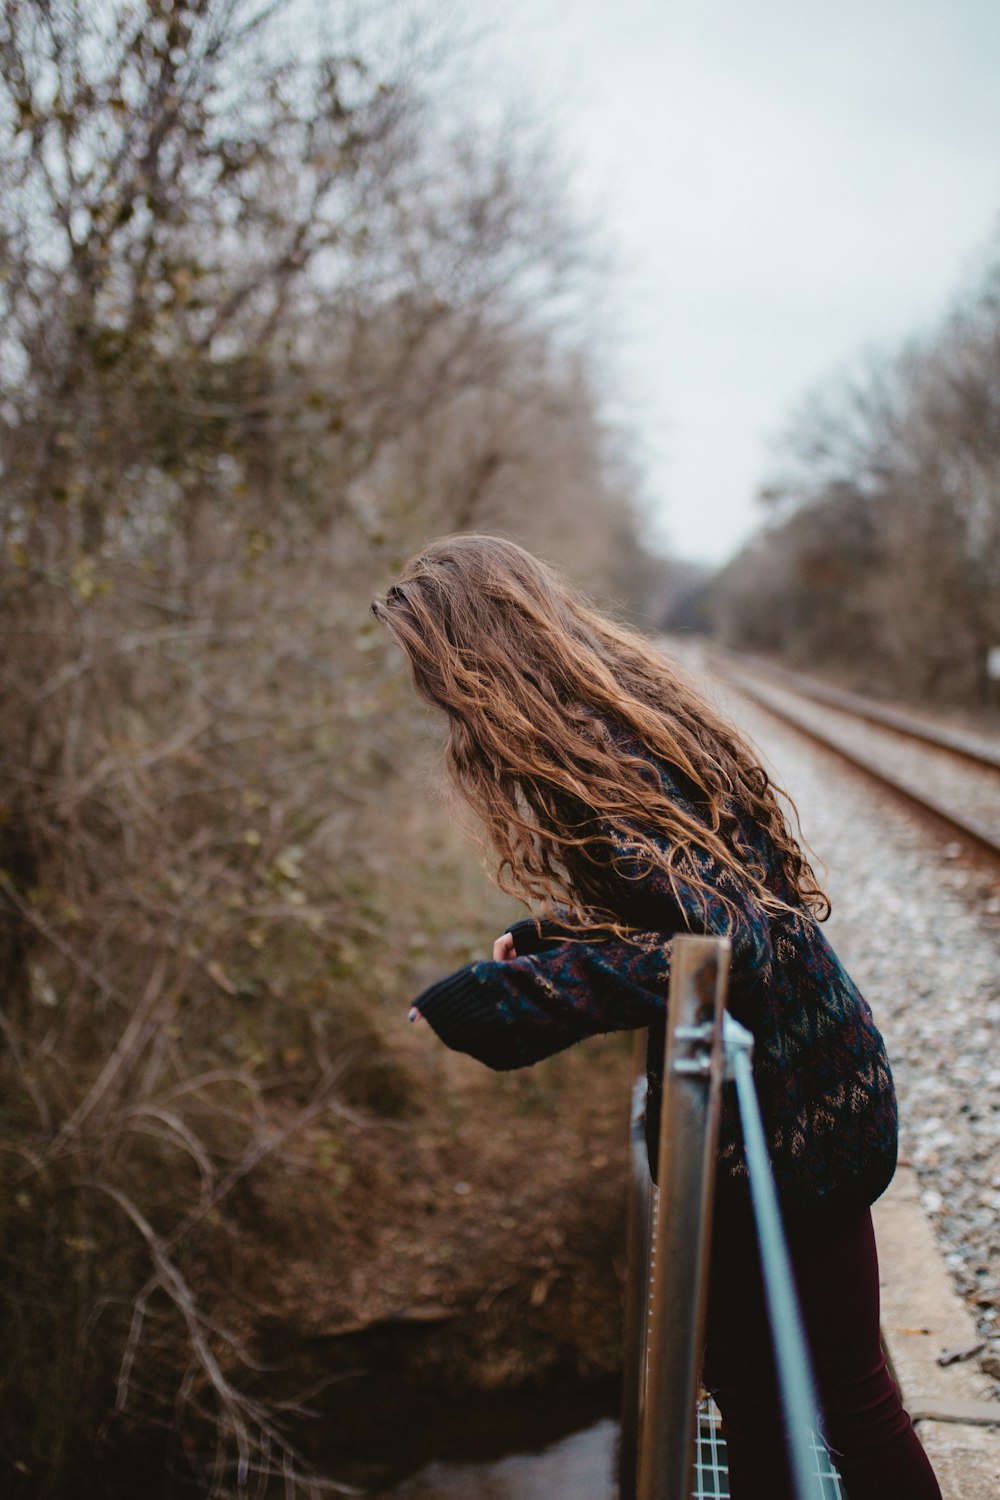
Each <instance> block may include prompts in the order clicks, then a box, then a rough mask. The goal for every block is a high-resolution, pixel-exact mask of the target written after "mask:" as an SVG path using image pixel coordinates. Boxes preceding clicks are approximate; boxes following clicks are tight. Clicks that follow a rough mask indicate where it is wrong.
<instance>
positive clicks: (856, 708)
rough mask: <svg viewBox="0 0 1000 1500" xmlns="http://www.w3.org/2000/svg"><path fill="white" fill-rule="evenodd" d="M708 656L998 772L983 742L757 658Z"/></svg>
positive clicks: (999, 761) (997, 757) (997, 756)
mask: <svg viewBox="0 0 1000 1500" xmlns="http://www.w3.org/2000/svg"><path fill="white" fill-rule="evenodd" d="M710 656H711V658H714V660H715V661H716V662H718V663H721V664H722V665H723V668H724V669H726V670H727V675H728V669H732V668H734V667H735V668H736V669H737V670H739V671H749V672H751V673H755V674H756V675H757V676H758V677H764V678H770V679H772V681H774V682H775V683H776V684H778V685H779V686H784V687H785V688H786V689H787V690H788V691H789V692H792V693H796V694H797V695H798V696H799V697H800V698H809V699H811V700H812V701H813V702H814V703H819V704H822V705H823V707H825V708H835V709H837V710H838V712H840V713H844V714H849V715H850V716H851V718H854V719H863V720H864V721H865V723H867V724H874V725H876V726H877V727H878V728H879V729H892V730H894V731H895V733H896V734H901V735H903V736H905V738H906V739H909V740H916V741H917V742H918V743H920V744H923V745H928V746H930V747H931V748H932V749H934V750H946V751H947V752H948V753H949V754H950V755H954V756H956V757H958V759H960V760H965V761H968V762H969V763H970V765H975V766H984V767H985V768H986V769H987V770H989V771H997V772H1000V749H995V748H993V746H991V745H989V744H986V743H985V742H981V741H980V742H974V741H972V740H970V739H968V738H967V737H966V736H965V735H964V734H962V733H961V732H960V731H958V730H951V729H948V728H946V727H945V726H944V725H931V724H928V723H926V722H925V721H924V720H922V719H918V718H917V717H916V716H915V715H913V714H910V713H907V712H906V710H905V709H901V708H893V707H892V706H891V705H890V704H888V703H876V702H874V701H872V700H870V699H868V698H863V697H862V696H861V695H860V694H859V693H850V692H848V691H847V690H846V689H844V688H836V687H831V686H830V685H829V684H828V683H825V682H817V681H816V679H815V678H814V677H807V676H805V675H804V674H803V673H801V672H793V671H791V670H790V669H789V668H788V667H781V666H778V665H776V664H775V663H774V662H769V661H761V660H760V659H759V658H758V657H755V656H750V655H745V654H744V653H741V652H739V651H725V652H720V651H719V649H718V648H717V647H716V648H714V649H713V650H712V652H711V653H710Z"/></svg>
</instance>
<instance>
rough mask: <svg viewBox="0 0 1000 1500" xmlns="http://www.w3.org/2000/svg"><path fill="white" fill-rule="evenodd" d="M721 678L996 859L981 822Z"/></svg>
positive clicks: (997, 844)
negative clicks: (926, 793) (927, 795)
mask: <svg viewBox="0 0 1000 1500" xmlns="http://www.w3.org/2000/svg"><path fill="white" fill-rule="evenodd" d="M725 681H726V684H727V686H729V687H731V688H732V689H733V690H734V691H735V692H738V693H742V694H743V696H744V697H745V698H749V699H750V700H751V701H752V702H754V703H756V704H757V705H758V706H759V707H760V708H762V709H764V711H765V712H766V713H769V714H772V715H773V716H774V718H776V719H780V720H782V722H783V723H785V724H790V725H791V726H792V728H793V729H795V730H797V731H798V733H799V734H803V735H805V736H806V738H807V739H810V740H812V741H813V742H814V744H817V745H821V746H822V747H823V749H825V750H831V751H832V752H833V753H834V754H835V755H839V756H840V758H841V759H842V760H844V761H846V762H847V764H848V765H851V766H856V767H857V768H858V770H860V771H864V773H865V774H866V775H867V776H870V777H871V778H872V779H873V780H874V781H877V782H879V783H880V784H881V785H882V786H884V787H887V788H888V790H889V791H891V792H893V793H895V795H896V796H898V797H902V798H904V800H905V801H907V802H909V803H910V804H911V806H913V807H915V808H917V809H918V810H919V811H920V812H922V813H927V814H929V815H930V816H932V817H934V818H936V819H937V820H938V821H939V822H940V823H943V824H945V825H946V826H947V827H948V828H949V829H951V830H952V832H954V833H957V834H960V835H961V837H962V838H964V839H967V840H968V841H969V842H970V843H972V844H974V845H975V846H976V848H977V849H980V850H982V851H983V852H984V853H986V854H988V855H989V856H990V857H991V858H992V859H1000V837H998V836H997V834H995V833H994V832H993V830H992V829H990V828H987V827H986V826H985V824H983V823H980V822H979V820H978V819H976V818H969V817H966V816H965V815H964V814H962V813H958V812H954V811H953V810H952V809H951V808H948V807H945V806H944V805H943V804H942V803H940V802H935V801H934V800H933V799H932V798H930V797H925V796H923V795H922V794H921V793H920V792H918V791H916V790H915V788H913V787H911V786H908V785H907V783H906V782H905V781H901V780H899V779H898V778H897V777H896V776H895V775H894V774H893V773H892V772H891V771H887V770H886V769H885V768H884V767H883V766H880V765H879V764H878V762H877V761H874V760H872V759H871V758H870V757H869V756H867V755H863V754H859V753H858V752H857V751H856V750H850V749H848V748H847V747H846V746H844V745H841V744H840V743H839V742H838V741H837V740H835V739H832V738H830V737H829V736H828V735H825V734H824V733H823V732H822V731H821V730H819V729H817V728H816V727H815V725H813V724H810V723H809V722H808V720H806V719H801V718H799V717H798V715H797V714H795V713H793V712H792V711H791V710H790V709H789V708H788V707H786V706H785V705H784V704H781V703H776V702H775V701H774V699H773V698H771V696H770V695H769V694H768V692H767V689H766V687H762V686H761V685H760V684H758V683H753V682H750V681H748V680H747V678H746V677H739V678H736V677H733V676H731V675H730V674H729V673H726V676H725ZM842 711H843V710H842ZM940 748H942V749H951V747H950V746H941V747H940Z"/></svg>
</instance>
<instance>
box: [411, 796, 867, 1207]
mask: <svg viewBox="0 0 1000 1500" xmlns="http://www.w3.org/2000/svg"><path fill="white" fill-rule="evenodd" d="M660 770H661V774H662V775H663V778H664V785H665V787H666V788H667V789H668V790H669V791H670V794H671V796H673V797H674V799H675V800H676V801H677V802H678V803H680V804H681V805H684V806H685V807H687V809H688V810H689V811H695V812H696V807H695V804H694V802H693V801H692V800H690V799H689V798H688V797H686V796H685V794H684V792H682V791H681V790H680V785H681V784H680V783H679V781H678V779H677V778H676V777H671V776H670V774H669V773H668V772H667V771H666V770H665V768H663V767H661V768H660ZM740 843H741V844H742V845H743V846H744V847H746V848H747V849H752V850H753V851H754V853H755V855H756V856H757V858H758V859H759V860H761V861H762V862H763V864H764V867H765V869H766V871H767V881H766V883H767V885H768V886H769V888H770V889H771V890H773V891H774V892H775V893H776V894H778V895H780V896H781V897H782V899H787V898H788V897H789V895H790V894H791V893H790V891H789V888H788V886H787V884H786V882H785V879H784V876H783V874H782V872H781V870H780V866H779V862H778V859H777V856H776V853H775V851H774V849H773V847H772V846H771V845H770V841H769V840H768V839H767V837H766V835H764V833H763V832H762V830H760V829H759V828H758V827H756V825H751V824H750V823H749V821H747V820H741V828H740ZM619 848H620V851H621V852H620V856H619V858H618V860H617V862H616V869H617V873H616V874H612V875H610V876H609V879H608V885H607V890H606V897H607V904H608V905H609V906H610V907H611V909H612V910H613V911H614V913H615V914H616V916H618V918H619V919H620V920H621V921H622V922H623V924H627V925H629V926H636V927H638V928H640V929H641V931H640V932H638V933H636V934H634V935H632V936H630V938H629V940H621V939H617V938H607V939H604V938H595V939H594V940H592V941H591V940H581V939H580V938H576V939H572V940H566V937H565V933H564V930H561V929H560V928H559V927H558V925H557V924H552V923H542V924H541V927H540V929H539V927H538V926H536V923H535V920H534V919H533V918H528V919H527V920H526V921H521V922H517V923H515V924H514V926H513V927H512V928H511V932H512V934H513V937H514V945H515V951H516V953H517V957H516V958H514V959H510V960H508V961H506V962H503V963H495V962H481V963H473V964H469V965H467V966H466V967H465V968H463V969H460V970H459V971H458V972H457V973H455V974H452V975H450V976H449V977H448V978H446V979H443V980H441V981H440V982H439V983H438V984H435V985H432V986H431V987H430V988H429V989H427V990H425V991H424V992H423V994H421V995H420V996H419V997H418V998H417V999H416V1000H415V1002H414V1004H415V1005H416V1007H417V1008H418V1010H419V1011H420V1012H421V1014H422V1015H423V1016H424V1017H426V1019H427V1020H428V1021H429V1022H430V1024H431V1025H432V1026H433V1028H434V1030H435V1031H436V1032H437V1034H438V1036H439V1037H440V1038H441V1040H442V1041H443V1042H445V1043H446V1044H447V1045H448V1046H449V1047H452V1048H454V1049H455V1050H456V1051H459V1052H467V1053H469V1054H471V1056H473V1057H475V1058H478V1059H479V1061H481V1062H483V1063H486V1064H487V1065H488V1066H489V1067H491V1068H497V1069H507V1068H520V1067H525V1066H527V1065H528V1064H530V1063H534V1062H538V1061H539V1060H540V1059H541V1058H543V1057H548V1056H550V1055H551V1054H552V1053H555V1052H559V1051H561V1050H562V1049H563V1048H565V1047H569V1046H571V1045H572V1044H573V1043H574V1042H578V1041H580V1040H582V1039H583V1038H584V1037H588V1036H593V1035H595V1034H598V1033H602V1032H609V1031H620V1030H627V1029H629V1028H633V1027H641V1026H649V1027H650V1035H649V1048H648V1060H649V1074H650V1123H651V1126H652V1129H651V1130H650V1138H651V1139H652V1140H655V1139H656V1134H655V1122H656V1119H657V1115H658V1103H659V1088H660V1084H661V1076H660V1072H661V1069H662V1059H663V1042H664V1032H665V1007H666V997H667V989H668V985H669V979H670V947H669V941H670V938H671V937H672V936H673V935H674V934H675V933H678V932H696V933H706V934H708V935H709V936H723V935H727V936H728V937H729V938H730V941H731V944H732V965H731V971H730V980H729V999H728V1008H729V1010H730V1012H731V1013H732V1015H733V1016H735V1018H736V1019H737V1020H738V1021H741V1022H742V1023H743V1025H744V1026H746V1027H748V1029H749V1030H750V1031H751V1032H752V1033H753V1037H754V1076H755V1080H756V1084H757V1092H758V1097H759V1099H760V1105H761V1112H762V1115H763V1118H764V1128H765V1131H766V1132H767V1136H768V1140H769V1144H770V1150H771V1158H772V1163H773V1167H774V1174H775V1181H776V1183H777V1187H778V1191H779V1194H780V1196H781V1199H782V1202H783V1205H784V1207H785V1208H786V1210H787V1211H789V1212H797V1211H799V1210H803V1211H808V1212H813V1213H814V1212H816V1211H817V1210H820V1211H823V1212H841V1211H843V1212H848V1211H852V1210H854V1209H860V1208H863V1207H866V1206H867V1205H868V1204H870V1203H872V1202H873V1201H874V1199H875V1198H877V1197H878V1196H879V1194H880V1193H881V1192H883V1191H884V1189H885V1188H886V1186H887V1185H888V1183H889V1180H890V1179H891V1177H892V1174H893V1171H894V1169H895V1163H896V1101H895V1094H894V1091H893V1084H892V1075H891V1073H890V1070H889V1063H888V1060H887V1058H886V1054H885V1047H884V1044H883V1041H882V1037H881V1036H880V1034H879V1032H878V1030H877V1028H876V1026H875V1023H874V1021H873V1019H872V1013H871V1010H870V1009H869V1007H868V1005H867V1003H866V1001H865V1000H864V998H863V997H862V995H861V994H860V992H859V991H858V989H857V987H856V986H855V985H854V983H853V981H852V980H851V979H850V977H849V976H848V974H847V973H846V972H845V970H844V968H843V967H842V965H841V963H840V961H839V960H838V958H837V956H836V954H835V953H834V951H833V949H832V948H831V947H830V945H829V943H828V942H827V940H826V938H825V937H824V935H823V933H822V931H821V930H820V928H819V926H818V925H817V924H816V922H815V921H814V920H813V918H812V917H811V916H810V915H809V913H808V912H806V911H804V910H799V909H796V910H793V911H789V912H782V913H780V914H777V915H776V914H774V913H770V912H767V911H765V910H764V909H763V908H762V907H761V905H760V903H759V902H758V901H756V900H754V898H753V897H752V895H751V894H750V892H749V891H748V889H747V888H746V887H744V886H743V885H742V883H741V882H739V881H738V880H737V879H735V878H734V877H733V876H732V875H730V874H729V873H728V872H726V871H725V870H723V869H722V868H721V867H720V866H719V865H718V864H717V863H716V862H715V861H714V860H713V859H711V858H710V857H709V856H708V855H705V854H703V853H698V854H696V855H695V856H693V858H694V860H695V863H696V867H697V873H698V876H699V877H700V879H701V881H702V882H704V883H705V884H706V885H707V886H708V887H709V894H708V896H707V898H706V897H705V896H704V895H702V894H699V893H698V891H697V890H696V889H695V887H694V886H693V884H685V883H684V882H683V880H678V879H677V878H676V876H675V880H674V884H673V885H672V884H671V881H670V879H669V877H668V876H667V874H666V872H665V870H663V869H662V868H659V867H656V868H653V869H651V870H648V871H645V870H644V869H643V868H642V867H640V865H639V864H638V863H637V862H636V861H635V860H629V858H628V850H627V848H626V847H625V846H624V845H623V844H621V843H620V844H619ZM681 868H682V869H683V866H682V867H681ZM690 868H691V867H690V866H689V867H688V869H689V871H690ZM723 893H724V896H725V900H722V899H720V896H721V894H723ZM718 1191H719V1193H720V1195H722V1196H725V1197H727V1198H732V1199H736V1198H741V1197H743V1196H744V1195H745V1193H746V1166H745V1163H744V1159H743V1148H742V1138H741V1132H740V1127H739V1119H738V1113H737V1110H736V1102H735V1096H734V1091H733V1089H732V1088H731V1087H726V1088H725V1090H724V1094H723V1108H722V1118H721V1124H720V1137H719V1161H718Z"/></svg>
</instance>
